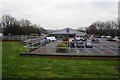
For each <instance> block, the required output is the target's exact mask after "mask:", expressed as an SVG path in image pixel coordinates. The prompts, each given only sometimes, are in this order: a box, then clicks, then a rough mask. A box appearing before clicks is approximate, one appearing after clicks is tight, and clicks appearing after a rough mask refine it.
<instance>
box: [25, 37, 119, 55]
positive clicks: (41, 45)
mask: <svg viewBox="0 0 120 80" xmlns="http://www.w3.org/2000/svg"><path fill="white" fill-rule="evenodd" d="M92 45H93V47H92V48H90V47H87V46H86V41H83V44H80V46H77V42H73V43H70V42H67V41H62V40H57V41H54V42H51V41H50V42H47V41H45V40H43V39H33V40H28V41H27V42H26V46H25V47H26V48H27V51H28V52H30V54H44V55H46V54H49V55H98V56H99V55H103V56H119V54H118V51H119V47H118V45H119V44H118V42H116V41H100V42H92Z"/></svg>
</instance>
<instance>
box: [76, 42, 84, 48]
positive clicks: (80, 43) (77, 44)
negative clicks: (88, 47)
mask: <svg viewBox="0 0 120 80" xmlns="http://www.w3.org/2000/svg"><path fill="white" fill-rule="evenodd" d="M76 47H77V48H84V43H83V41H77V42H76Z"/></svg>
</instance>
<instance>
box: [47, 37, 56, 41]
mask: <svg viewBox="0 0 120 80" xmlns="http://www.w3.org/2000/svg"><path fill="white" fill-rule="evenodd" d="M46 39H48V40H50V41H56V40H57V39H56V38H55V37H46Z"/></svg>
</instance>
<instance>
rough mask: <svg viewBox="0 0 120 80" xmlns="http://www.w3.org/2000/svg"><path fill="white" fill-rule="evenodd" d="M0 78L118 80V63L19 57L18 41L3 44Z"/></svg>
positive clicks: (21, 46)
mask: <svg viewBox="0 0 120 80" xmlns="http://www.w3.org/2000/svg"><path fill="white" fill-rule="evenodd" d="M2 47H3V64H2V66H3V75H2V76H3V78H118V76H119V73H118V70H117V69H116V65H118V64H119V62H118V61H112V60H105V61H104V60H81V59H77V60H76V59H55V58H35V57H34V58H33V57H23V56H20V53H21V52H22V51H25V49H24V47H23V44H22V43H20V42H3V46H2Z"/></svg>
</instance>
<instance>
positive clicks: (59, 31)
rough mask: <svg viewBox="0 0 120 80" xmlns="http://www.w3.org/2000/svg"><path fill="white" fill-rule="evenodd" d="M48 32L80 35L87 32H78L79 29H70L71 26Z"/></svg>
mask: <svg viewBox="0 0 120 80" xmlns="http://www.w3.org/2000/svg"><path fill="white" fill-rule="evenodd" d="M67 30H69V31H68V32H67ZM50 34H75V35H78V36H80V35H85V34H87V33H85V32H80V31H77V30H75V29H72V28H64V29H61V30H58V31H55V32H52V33H50Z"/></svg>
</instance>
